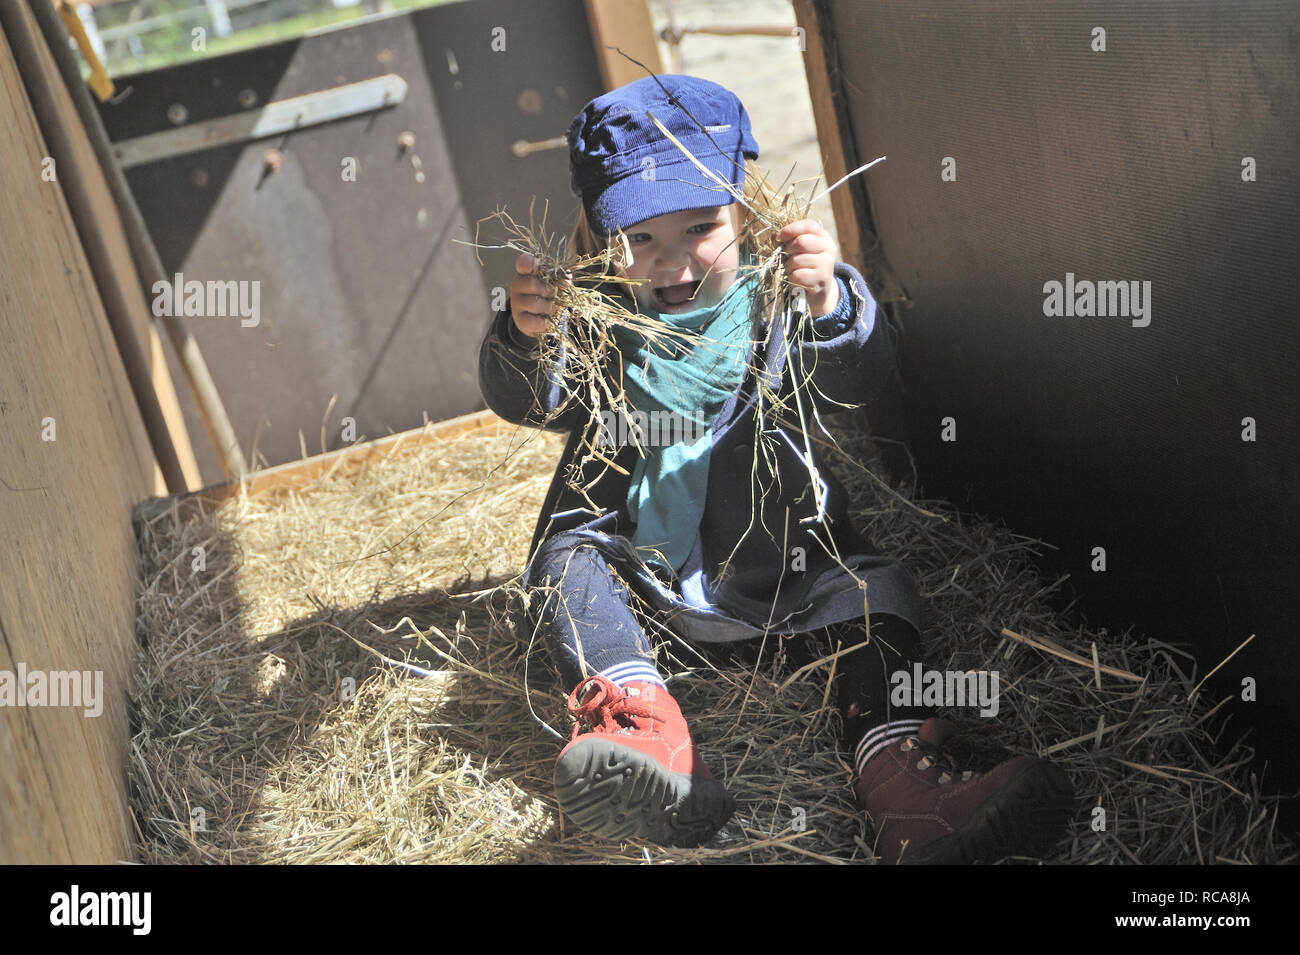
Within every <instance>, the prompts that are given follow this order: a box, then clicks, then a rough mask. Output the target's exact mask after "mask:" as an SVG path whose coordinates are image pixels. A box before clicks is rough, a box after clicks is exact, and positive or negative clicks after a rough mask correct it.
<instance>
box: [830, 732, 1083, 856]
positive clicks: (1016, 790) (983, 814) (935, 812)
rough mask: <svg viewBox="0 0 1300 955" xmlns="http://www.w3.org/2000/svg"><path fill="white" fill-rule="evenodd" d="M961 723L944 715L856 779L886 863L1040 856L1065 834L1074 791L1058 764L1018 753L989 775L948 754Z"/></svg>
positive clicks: (882, 754)
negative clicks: (948, 745) (959, 765)
mask: <svg viewBox="0 0 1300 955" xmlns="http://www.w3.org/2000/svg"><path fill="white" fill-rule="evenodd" d="M956 732H957V727H955V726H954V725H953V724H951V723H949V722H947V721H945V720H940V719H929V720H926V721H925V722H924V723H922V724H921V728H920V729H919V730H917V732H916V735H914V736H909V737H907V738H906V739H903V740H897V741H895V742H893V743H891V744H890V745H889V747H888V748H887V749H885V750H882V751H881V752H879V753H877V754H876V755H875V756H873V757H872V758H871V759H870V760H869V761H868V762H867V764H866V766H864V767H863V768H862V775H861V776H860V777H859V779H858V782H857V786H856V788H857V794H858V800H859V802H860V803H861V804H862V807H863V808H864V809H865V810H866V812H867V815H868V816H869V817H870V818H871V821H872V824H873V825H874V826H875V828H876V851H877V852H878V853H880V857H881V861H882V862H885V863H891V864H892V863H898V862H901V863H902V864H904V865H907V864H917V865H923V864H942V865H969V864H971V863H974V862H986V863H993V862H997V861H999V860H1001V859H1005V858H1006V857H1007V856H1013V855H1038V854H1040V853H1042V852H1045V851H1046V850H1048V849H1050V848H1051V846H1052V844H1053V843H1054V842H1056V840H1057V839H1059V838H1060V837H1061V835H1062V834H1063V833H1064V831H1065V828H1066V825H1067V823H1068V822H1069V820H1070V816H1071V814H1072V812H1073V808H1074V789H1073V787H1072V786H1071V785H1070V780H1069V778H1068V777H1067V776H1066V775H1065V773H1064V772H1062V771H1061V768H1060V767H1059V766H1056V765H1055V764H1054V763H1050V762H1048V761H1047V760H1045V759H1037V758H1035V757H1031V756H1017V757H1016V758H1014V759H1009V760H1007V761H1006V762H1004V763H1001V764H999V765H998V766H996V767H994V768H993V769H991V770H990V771H989V772H987V773H976V772H972V771H970V770H966V771H964V772H962V771H960V770H959V769H958V768H957V767H956V766H955V765H954V764H953V761H952V759H951V758H950V757H949V756H948V755H947V754H946V753H945V752H944V751H943V748H942V747H943V744H944V742H945V741H946V740H947V739H948V738H949V737H951V736H953V735H954V734H955V733H956Z"/></svg>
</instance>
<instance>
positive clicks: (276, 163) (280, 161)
mask: <svg viewBox="0 0 1300 955" xmlns="http://www.w3.org/2000/svg"><path fill="white" fill-rule="evenodd" d="M283 165H284V153H282V152H280V150H278V149H268V150H267V151H266V155H265V156H263V157H262V168H263V169H265V170H266V171H267V172H268V173H271V172H279V171H280V167H282V166H283Z"/></svg>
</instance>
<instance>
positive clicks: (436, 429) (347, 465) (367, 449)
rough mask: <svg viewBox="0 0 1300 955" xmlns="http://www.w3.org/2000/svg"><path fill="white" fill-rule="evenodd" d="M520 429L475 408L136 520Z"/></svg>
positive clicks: (184, 499) (152, 502) (143, 511)
mask: <svg viewBox="0 0 1300 955" xmlns="http://www.w3.org/2000/svg"><path fill="white" fill-rule="evenodd" d="M517 427H519V426H518V425H514V424H511V423H510V422H508V421H506V420H504V419H503V418H499V417H498V416H497V415H496V414H495V413H494V412H492V411H489V410H484V411H475V412H472V413H470V414H467V415H461V416H460V417H457V418H448V419H446V420H445V421H437V422H431V423H429V424H427V425H425V426H424V427H422V428H412V429H411V430H409V431H399V432H397V433H396V434H390V435H387V436H385V437H383V438H376V439H375V440H373V441H364V442H361V443H360V444H354V445H351V446H350V447H346V448H340V449H339V450H337V451H328V452H326V453H325V454H317V455H314V456H312V457H310V458H303V459H302V460H301V461H290V462H288V463H286V464H279V465H276V466H275V467H272V468H263V469H262V470H260V471H253V472H251V473H249V474H248V475H246V476H245V477H244V479H243V480H242V481H224V482H222V483H220V484H211V485H209V486H207V487H205V488H202V489H200V490H198V491H192V492H189V493H187V494H174V495H172V496H171V497H155V498H150V499H149V500H147V501H143V502H141V503H140V504H139V505H138V506H137V507H136V512H135V516H136V519H137V520H144V521H149V520H153V519H154V518H156V517H158V516H159V515H160V514H165V513H168V512H170V511H171V510H172V508H173V507H179V508H180V512H181V513H189V512H190V511H191V510H192V509H201V510H206V509H207V508H208V507H212V506H217V505H219V504H221V503H222V502H223V501H226V500H229V499H230V498H232V497H234V496H236V495H237V494H240V493H246V494H249V495H256V494H265V493H268V492H272V491H288V490H293V489H296V488H302V487H306V486H308V485H310V484H314V483H315V482H317V481H320V480H321V479H322V478H326V477H329V476H331V475H333V474H338V473H343V474H346V473H349V472H351V471H355V470H356V469H357V468H359V467H360V466H361V465H363V464H365V463H366V462H368V461H376V460H380V459H388V458H390V457H393V456H394V455H397V454H399V453H401V454H408V453H410V452H411V451H414V450H415V449H417V448H420V447H423V446H424V445H426V444H430V443H437V442H441V441H449V440H451V439H452V438H457V437H460V436H461V435H465V434H472V433H478V432H486V433H489V434H504V433H506V432H507V431H511V430H513V429H514V428H517Z"/></svg>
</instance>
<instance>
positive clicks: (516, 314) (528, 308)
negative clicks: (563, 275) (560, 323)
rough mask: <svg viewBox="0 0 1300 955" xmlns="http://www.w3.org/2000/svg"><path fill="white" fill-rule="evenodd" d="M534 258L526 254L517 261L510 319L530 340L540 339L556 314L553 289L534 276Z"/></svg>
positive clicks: (535, 263) (511, 284) (511, 293)
mask: <svg viewBox="0 0 1300 955" xmlns="http://www.w3.org/2000/svg"><path fill="white" fill-rule="evenodd" d="M535 268H537V259H536V257H535V256H532V255H529V254H528V253H527V252H525V253H524V254H523V255H521V256H519V258H518V259H516V260H515V277H514V279H513V280H512V281H511V283H510V317H511V318H513V319H514V322H515V328H517V329H519V331H520V332H521V333H522V334H524V335H527V336H528V337H529V338H540V337H541V336H542V335H544V334H545V333H546V331H547V329H548V328H550V325H551V316H552V314H554V307H555V306H554V303H553V302H552V300H551V298H552V289H551V287H550V286H549V285H547V284H546V283H545V282H543V281H542V280H541V279H540V278H538V277H537V275H536V274H534V272H533V270H534V269H535Z"/></svg>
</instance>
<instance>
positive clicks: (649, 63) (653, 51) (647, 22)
mask: <svg viewBox="0 0 1300 955" xmlns="http://www.w3.org/2000/svg"><path fill="white" fill-rule="evenodd" d="M585 4H586V7H587V23H588V24H589V25H590V26H591V39H592V42H593V43H594V44H595V45H596V62H597V63H599V64H600V76H601V79H602V80H604V83H605V89H606V90H612V89H617V88H618V87H620V86H623V85H624V84H625V83H631V82H632V81H633V80H639V79H641V78H643V77H645V76H649V75H650V74H649V73H647V72H646V71H645V69H643V68H642V67H640V66H637V65H636V64H635V63H633V62H632V61H631V60H629V59H628V58H627V56H630V57H632V58H633V59H636V60H640V61H641V62H642V63H644V64H645V66H646V67H648V68H649V69H651V70H653V71H654V72H655V73H662V72H663V71H664V69H663V64H662V63H661V62H660V59H659V41H658V39H657V38H656V37H655V29H654V21H653V20H652V19H651V18H650V8H649V6H648V5H647V3H646V0H585ZM609 47H618V48H619V49H621V50H622V51H623V52H624V53H626V54H627V56H620V55H619V53H618V51H617V50H613V49H609Z"/></svg>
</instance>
